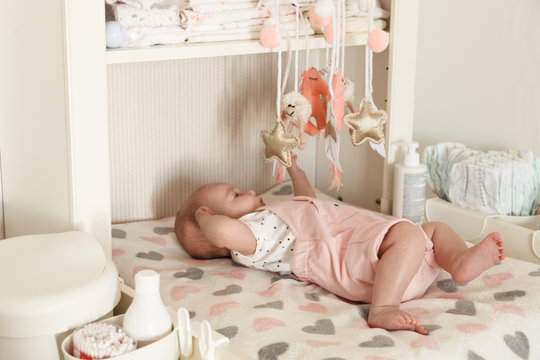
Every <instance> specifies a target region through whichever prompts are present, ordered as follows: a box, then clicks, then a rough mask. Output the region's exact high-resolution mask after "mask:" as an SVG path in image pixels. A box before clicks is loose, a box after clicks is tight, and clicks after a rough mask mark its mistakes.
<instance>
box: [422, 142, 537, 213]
mask: <svg viewBox="0 0 540 360" xmlns="http://www.w3.org/2000/svg"><path fill="white" fill-rule="evenodd" d="M423 162H424V163H425V164H426V166H427V169H428V176H427V182H428V185H429V186H430V187H431V188H432V189H433V191H434V192H435V193H436V194H437V195H438V196H439V197H440V198H442V199H445V200H448V201H450V202H452V203H454V204H457V205H460V206H464V207H468V208H473V209H477V210H480V211H482V212H485V213H488V214H499V215H518V216H525V215H535V214H538V213H539V212H540V207H539V204H540V159H539V158H538V157H535V156H534V155H533V154H532V153H531V152H521V151H512V150H508V151H489V152H487V153H485V152H481V151H478V150H471V149H467V148H466V147H465V145H463V144H459V143H449V142H447V143H440V144H437V145H433V146H428V147H427V148H426V149H425V150H424V153H423Z"/></svg>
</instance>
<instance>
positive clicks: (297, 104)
mask: <svg viewBox="0 0 540 360" xmlns="http://www.w3.org/2000/svg"><path fill="white" fill-rule="evenodd" d="M281 111H282V114H283V116H282V119H283V125H285V130H286V131H287V132H288V133H289V134H292V130H293V126H296V127H297V128H298V138H299V140H300V141H299V144H298V148H299V149H300V150H302V149H303V148H304V147H305V146H306V141H307V137H306V134H305V133H304V126H305V125H306V122H307V121H308V120H309V117H310V116H311V104H310V103H309V101H308V100H307V99H306V98H305V97H304V96H302V94H300V93H299V92H296V91H291V92H288V93H287V94H285V95H284V96H283V97H282V98H281Z"/></svg>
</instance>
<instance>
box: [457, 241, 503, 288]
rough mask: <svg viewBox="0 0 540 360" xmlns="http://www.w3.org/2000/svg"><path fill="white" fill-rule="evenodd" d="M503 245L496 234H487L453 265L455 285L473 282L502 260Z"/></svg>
mask: <svg viewBox="0 0 540 360" xmlns="http://www.w3.org/2000/svg"><path fill="white" fill-rule="evenodd" d="M503 246H504V243H503V241H502V240H501V235H499V233H497V232H493V233H490V234H488V236H486V237H485V238H484V239H483V240H482V241H480V242H479V243H478V244H476V245H475V246H473V247H471V248H469V249H467V251H465V252H464V253H463V254H462V255H461V256H460V258H459V259H457V261H456V263H455V270H454V271H453V272H452V279H454V281H455V282H457V283H466V282H469V281H471V280H474V279H475V278H476V277H478V276H479V275H480V274H482V273H483V272H484V271H486V270H487V269H489V268H490V267H492V266H493V265H495V264H496V263H497V262H499V261H500V260H503V259H504V249H503Z"/></svg>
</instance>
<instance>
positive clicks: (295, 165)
mask: <svg viewBox="0 0 540 360" xmlns="http://www.w3.org/2000/svg"><path fill="white" fill-rule="evenodd" d="M296 159H298V155H294V154H293V155H292V156H291V166H290V167H289V168H290V169H293V168H298V164H297V163H296Z"/></svg>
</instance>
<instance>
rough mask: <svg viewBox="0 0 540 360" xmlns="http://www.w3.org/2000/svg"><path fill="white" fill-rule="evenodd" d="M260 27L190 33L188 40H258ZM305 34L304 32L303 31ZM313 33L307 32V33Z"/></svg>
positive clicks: (192, 41) (195, 41) (190, 41)
mask: <svg viewBox="0 0 540 360" xmlns="http://www.w3.org/2000/svg"><path fill="white" fill-rule="evenodd" d="M260 33H261V31H260V29H258V30H256V31H252V32H233V31H227V30H225V31H223V32H220V33H200V34H194V35H190V36H189V37H188V38H187V39H186V41H187V42H189V43H197V42H214V41H238V40H258V39H259V37H260ZM301 34H302V35H303V33H301ZM311 34H313V30H311V32H307V35H311Z"/></svg>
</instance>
